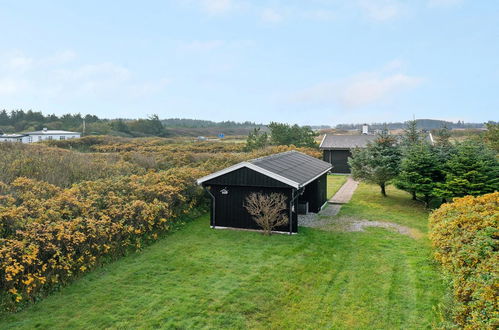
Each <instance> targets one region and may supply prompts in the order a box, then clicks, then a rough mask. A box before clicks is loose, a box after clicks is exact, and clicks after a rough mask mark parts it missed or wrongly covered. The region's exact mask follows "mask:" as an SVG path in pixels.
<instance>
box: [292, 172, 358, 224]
mask: <svg viewBox="0 0 499 330" xmlns="http://www.w3.org/2000/svg"><path fill="white" fill-rule="evenodd" d="M358 185H359V183H358V182H357V181H355V180H354V179H352V177H350V176H349V177H348V178H347V181H346V182H345V183H344V184H343V185H342V186H341V187H340V189H338V191H337V192H336V194H334V196H333V197H332V198H331V199H330V200H329V201H328V203H329V204H328V205H326V208H324V209H322V210H321V211H320V212H319V213H308V214H302V215H299V216H298V225H299V226H304V227H318V226H319V227H320V226H322V223H323V221H321V219H320V218H324V217H333V216H335V215H337V214H338V212H340V209H341V205H342V204H346V203H348V202H349V201H350V199H352V195H353V193H354V192H355V189H357V186H358Z"/></svg>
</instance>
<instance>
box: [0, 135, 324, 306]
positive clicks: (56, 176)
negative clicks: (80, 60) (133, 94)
mask: <svg viewBox="0 0 499 330" xmlns="http://www.w3.org/2000/svg"><path fill="white" fill-rule="evenodd" d="M0 148H1V149H0V152H1V154H2V156H3V157H1V158H0V305H1V307H0V308H2V309H9V310H16V309H18V308H20V306H22V305H23V304H25V303H27V302H30V301H35V300H37V299H39V298H41V297H43V296H44V295H45V294H46V293H47V292H50V291H52V290H54V289H56V288H58V287H60V286H61V285H64V284H66V283H67V282H69V281H71V280H72V279H74V278H75V277H77V276H79V275H80V274H82V273H85V272H88V271H89V270H91V269H92V268H94V267H95V266H96V265H99V264H100V263H102V262H105V261H106V260H108V259H115V258H118V257H120V256H122V255H123V254H125V253H127V251H129V250H130V249H140V248H141V247H142V246H143V245H144V244H146V243H147V242H149V241H151V240H155V239H157V238H158V236H159V235H161V234H163V233H166V232H168V231H170V230H172V229H173V228H175V227H176V226H177V225H179V224H181V223H182V222H183V220H184V219H186V218H187V217H189V216H190V215H192V214H197V213H198V212H199V211H203V210H205V209H206V205H208V203H207V200H206V196H205V195H204V194H203V191H202V189H201V188H200V187H198V186H197V185H196V183H195V180H196V179H197V178H199V177H201V176H203V175H206V174H208V173H210V172H213V171H216V170H219V169H222V168H224V167H226V166H230V165H233V164H235V163H237V162H240V161H244V160H248V159H250V158H256V157H261V156H265V155H269V154H273V153H277V152H282V151H287V150H291V149H297V150H300V151H302V152H306V153H307V154H309V155H312V156H315V157H320V153H319V152H318V151H317V150H316V149H310V148H295V147H294V146H274V147H268V148H264V149H260V150H257V151H253V152H243V151H242V148H241V146H240V144H231V143H224V142H195V143H193V142H192V141H190V142H186V141H174V140H171V139H160V138H151V139H136V140H133V139H126V138H115V137H114V138H109V137H86V138H83V139H77V140H71V141H57V142H53V143H49V144H48V145H46V144H36V145H23V144H11V143H4V144H0ZM77 150H82V151H84V152H79V151H77Z"/></svg>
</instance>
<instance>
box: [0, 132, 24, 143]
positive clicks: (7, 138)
mask: <svg viewBox="0 0 499 330" xmlns="http://www.w3.org/2000/svg"><path fill="white" fill-rule="evenodd" d="M25 136H26V135H25V134H2V133H0V142H23V138H24V137H25Z"/></svg>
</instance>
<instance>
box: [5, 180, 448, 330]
mask: <svg viewBox="0 0 499 330" xmlns="http://www.w3.org/2000/svg"><path fill="white" fill-rule="evenodd" d="M378 194H379V192H378V190H377V188H376V187H373V186H368V185H360V186H359V189H358V191H357V192H356V194H355V195H354V198H353V200H352V202H351V203H350V204H348V205H346V206H344V208H343V209H342V211H341V213H340V216H342V215H347V216H358V217H362V218H363V219H371V220H380V219H381V220H386V221H392V222H397V223H400V224H404V225H406V226H412V227H414V228H418V229H419V230H421V231H422V232H426V231H427V230H426V221H427V219H426V218H427V213H426V211H425V210H424V209H423V208H422V207H421V206H420V205H418V204H414V203H413V202H412V201H410V198H409V195H407V194H405V193H402V192H399V191H396V190H394V189H389V190H388V194H389V197H387V198H382V197H381V196H378ZM443 295H444V285H443V283H442V281H441V279H440V275H439V273H438V271H437V270H436V269H435V267H434V265H433V264H432V262H431V256H430V249H429V244H428V241H427V239H426V238H425V237H423V238H420V239H412V238H409V237H407V236H403V235H400V234H397V233H392V232H390V231H387V230H384V229H379V228H375V229H370V230H368V231H366V232H361V233H359V232H354V233H345V232H327V231H322V230H318V229H309V228H300V233H299V234H298V235H293V236H287V235H274V236H271V237H264V236H262V235H261V234H259V233H254V232H242V231H230V230H212V229H210V228H209V225H208V217H207V216H203V217H201V218H199V219H196V220H194V221H192V222H191V223H188V224H187V225H186V227H185V228H183V229H181V230H179V231H177V232H175V233H173V234H170V235H168V236H166V237H165V238H163V239H162V240H160V241H158V242H157V243H155V244H153V245H151V246H149V247H147V248H145V249H144V250H143V251H141V252H140V253H135V254H132V255H130V256H128V257H125V258H123V259H121V260H119V261H117V262H114V263H112V264H108V265H106V266H104V267H102V268H99V269H97V270H95V271H94V272H92V273H89V274H88V275H86V276H84V277H82V278H81V279H79V280H77V281H75V282H74V283H73V284H71V285H69V286H68V287H66V288H64V289H62V290H61V291H60V292H57V293H54V294H52V295H51V296H49V297H47V298H46V299H44V300H42V301H41V302H39V303H37V304H35V305H33V306H31V307H29V308H27V309H26V310H24V311H22V312H19V313H17V314H7V315H1V318H0V328H2V329H14V328H15V329H19V328H24V329H28V328H35V327H39V328H50V329H54V328H59V329H66V328H155V327H164V328H202V327H204V328H231V329H237V328H300V329H303V328H308V329H318V328H341V329H343V328H350V329H354V328H355V329H359V328H376V329H393V328H404V329H421V328H428V327H430V326H431V325H432V324H433V323H434V322H436V319H437V315H436V314H437V313H436V312H435V307H436V306H437V305H438V304H439V303H440V302H441V300H442V296H443Z"/></svg>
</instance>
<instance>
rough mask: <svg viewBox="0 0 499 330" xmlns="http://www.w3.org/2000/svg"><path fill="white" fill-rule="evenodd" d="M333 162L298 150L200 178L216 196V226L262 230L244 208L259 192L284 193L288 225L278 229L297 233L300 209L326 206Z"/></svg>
mask: <svg viewBox="0 0 499 330" xmlns="http://www.w3.org/2000/svg"><path fill="white" fill-rule="evenodd" d="M330 169H331V165H330V164H329V163H326V162H324V161H322V160H320V159H317V158H314V157H311V156H308V155H305V154H303V153H301V152H298V151H288V152H283V153H279V154H275V155H271V156H267V157H262V158H257V159H253V160H249V161H246V162H241V163H239V164H236V165H234V166H231V167H228V168H226V169H224V170H221V171H218V172H215V173H213V174H210V175H208V176H205V177H203V178H200V179H198V180H197V183H198V184H200V185H202V186H203V187H204V188H205V189H206V191H207V192H208V193H209V195H210V196H211V198H212V205H211V227H212V228H227V227H229V228H246V229H259V227H258V225H257V224H256V223H255V221H254V220H253V218H252V216H251V215H250V214H249V213H248V212H247V211H246V209H245V208H244V204H245V202H246V197H248V196H249V194H251V193H253V192H255V193H259V192H261V193H264V194H270V193H281V194H284V195H285V196H286V199H287V210H286V212H287V214H288V217H289V218H288V219H289V223H288V225H284V226H281V227H280V228H277V231H281V232H289V233H290V234H291V233H296V232H297V231H298V212H299V210H302V212H303V213H305V212H318V211H320V209H321V208H322V207H323V206H324V205H325V203H326V201H327V198H326V189H327V178H326V175H327V172H328V171H329V170H330Z"/></svg>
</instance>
